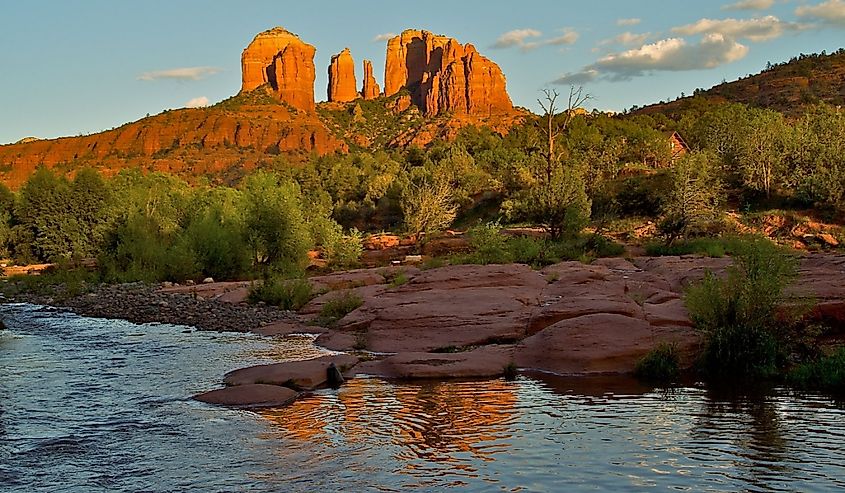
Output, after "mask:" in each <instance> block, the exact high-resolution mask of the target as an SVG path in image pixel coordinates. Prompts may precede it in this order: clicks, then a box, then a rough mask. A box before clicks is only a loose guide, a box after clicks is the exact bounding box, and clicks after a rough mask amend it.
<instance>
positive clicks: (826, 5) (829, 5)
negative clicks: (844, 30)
mask: <svg viewBox="0 0 845 493" xmlns="http://www.w3.org/2000/svg"><path fill="white" fill-rule="evenodd" d="M795 15H797V16H799V17H807V18H810V19H815V20H819V21H822V22H827V23H829V24H838V25H841V26H845V1H843V0H828V1H826V2H822V3H820V4H818V5H802V6H801V7H798V8H797V9H795Z"/></svg>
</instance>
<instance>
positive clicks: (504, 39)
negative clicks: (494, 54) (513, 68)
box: [493, 29, 543, 49]
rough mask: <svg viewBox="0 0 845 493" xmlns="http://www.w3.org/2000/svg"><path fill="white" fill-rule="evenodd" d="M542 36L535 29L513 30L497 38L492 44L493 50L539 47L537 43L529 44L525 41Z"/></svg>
mask: <svg viewBox="0 0 845 493" xmlns="http://www.w3.org/2000/svg"><path fill="white" fill-rule="evenodd" d="M542 35H543V33H542V32H540V31H538V30H536V29H514V30H513V31H508V32H506V33H504V34H502V35H501V36H499V39H497V40H496V42H495V43H494V44H493V48H499V49H501V48H512V47H519V48H523V49H526V48H527V49H531V48H536V47H537V46H539V45H537V43H529V42H528V41H527V40H528V39H530V38H539V37H540V36H542Z"/></svg>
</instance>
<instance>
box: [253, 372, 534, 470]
mask: <svg viewBox="0 0 845 493" xmlns="http://www.w3.org/2000/svg"><path fill="white" fill-rule="evenodd" d="M517 390H518V385H517V384H515V383H513V382H505V381H503V380H498V381H492V382H426V383H423V384H403V385H394V384H391V383H387V382H385V381H383V380H379V379H370V378H359V379H355V380H351V381H350V382H348V383H347V384H346V385H345V386H344V387H343V388H342V390H341V391H340V392H338V393H335V392H321V393H317V394H314V395H311V396H309V397H307V398H304V399H301V400H299V401H297V402H296V403H294V405H292V406H290V407H288V408H283V409H277V410H270V411H264V412H262V413H261V414H262V415H263V416H264V417H265V418H267V419H268V420H270V421H272V422H273V423H274V424H275V425H276V426H278V428H279V429H280V430H281V431H283V436H284V437H285V438H288V439H290V438H293V439H296V440H298V441H303V442H310V443H314V444H320V445H323V446H328V445H330V444H332V443H334V442H335V441H337V440H342V441H343V442H344V443H349V444H367V443H370V442H372V440H373V439H374V438H376V439H379V438H383V439H385V440H386V441H387V442H388V443H389V445H390V447H391V448H392V454H391V456H392V459H393V460H396V461H400V463H402V464H404V467H403V469H404V470H403V471H402V472H404V473H407V474H410V475H419V474H426V472H427V471H430V470H431V469H432V468H433V469H442V468H443V466H444V465H445V466H447V469H448V470H450V471H453V472H460V473H463V474H471V473H473V472H474V471H475V466H474V465H473V464H474V463H475V462H476V461H492V460H494V459H495V457H494V455H495V454H497V453H500V452H503V451H506V450H507V448H508V444H507V441H508V439H509V438H510V437H511V436H510V430H509V425H510V424H511V422H512V421H513V418H514V416H515V413H516V410H515V404H516V402H517V395H516V391H517ZM432 466H433V467H432Z"/></svg>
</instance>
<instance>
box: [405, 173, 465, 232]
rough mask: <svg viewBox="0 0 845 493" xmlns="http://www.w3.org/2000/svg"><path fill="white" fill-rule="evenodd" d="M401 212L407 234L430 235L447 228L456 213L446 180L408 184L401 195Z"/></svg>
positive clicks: (449, 186)
mask: <svg viewBox="0 0 845 493" xmlns="http://www.w3.org/2000/svg"><path fill="white" fill-rule="evenodd" d="M401 204H402V212H403V214H404V216H405V228H406V229H407V230H408V232H409V233H411V234H415V235H418V234H420V233H424V234H431V233H436V232H438V231H443V230H444V229H446V228H448V227H449V226H450V225H451V224H452V221H454V220H455V216H456V215H457V213H458V206H457V205H455V201H454V198H453V194H452V187H451V185H450V184H449V182H448V181H446V180H434V181H432V182H425V181H423V182H422V183H419V184H414V183H412V184H409V185H408V187H407V188H406V189H405V191H404V192H403V193H402V200H401Z"/></svg>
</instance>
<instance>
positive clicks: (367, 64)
mask: <svg viewBox="0 0 845 493" xmlns="http://www.w3.org/2000/svg"><path fill="white" fill-rule="evenodd" d="M380 95H381V88H380V87H379V85H378V82H376V78H375V77H374V76H373V62H371V61H369V60H364V85H363V87H362V88H361V97H362V98H364V99H366V100H371V99H376V98H377V97H379V96H380Z"/></svg>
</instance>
